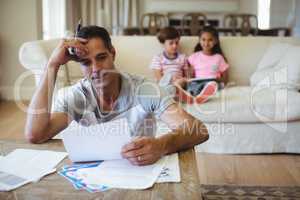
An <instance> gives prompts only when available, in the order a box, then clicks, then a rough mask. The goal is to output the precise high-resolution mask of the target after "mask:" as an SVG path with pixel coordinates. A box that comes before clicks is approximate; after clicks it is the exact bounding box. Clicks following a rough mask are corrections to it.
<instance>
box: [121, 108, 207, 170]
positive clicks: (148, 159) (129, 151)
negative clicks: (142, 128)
mask: <svg viewBox="0 0 300 200" xmlns="http://www.w3.org/2000/svg"><path fill="white" fill-rule="evenodd" d="M161 119H162V120H163V121H164V122H165V123H167V124H168V126H169V127H171V129H172V131H171V132H170V133H167V134H165V135H162V136H160V137H157V138H154V137H138V138H136V139H135V140H133V141H132V142H131V143H129V144H127V145H125V146H124V147H123V149H122V155H123V157H124V158H126V159H128V160H129V161H130V162H131V163H132V164H135V165H148V164H152V163H154V162H156V161H157V160H158V159H160V158H161V157H162V156H163V155H166V154H170V153H174V152H177V151H180V150H183V149H188V148H191V147H193V146H194V145H196V144H200V143H203V142H205V141H206V140H208V138H209V135H208V131H207V129H206V127H205V125H204V124H203V123H202V122H201V121H199V120H197V119H195V118H194V117H193V116H191V115H190V114H188V113H187V112H186V111H185V110H183V109H182V108H181V107H180V106H179V105H178V104H172V105H170V106H169V107H168V108H167V109H166V110H165V111H164V112H163V113H162V115H161Z"/></svg>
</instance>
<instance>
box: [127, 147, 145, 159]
mask: <svg viewBox="0 0 300 200" xmlns="http://www.w3.org/2000/svg"><path fill="white" fill-rule="evenodd" d="M146 153H148V152H146V149H145V148H139V149H135V150H131V151H126V152H122V156H123V157H124V158H134V157H137V156H142V155H143V154H146Z"/></svg>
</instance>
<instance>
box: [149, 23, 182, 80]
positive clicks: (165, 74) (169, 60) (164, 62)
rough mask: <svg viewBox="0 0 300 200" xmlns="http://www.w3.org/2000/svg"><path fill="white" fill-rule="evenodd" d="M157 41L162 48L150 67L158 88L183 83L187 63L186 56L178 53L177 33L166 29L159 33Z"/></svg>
mask: <svg viewBox="0 0 300 200" xmlns="http://www.w3.org/2000/svg"><path fill="white" fill-rule="evenodd" d="M157 39H158V41H159V42H160V43H161V44H162V45H163V48H164V50H163V52H161V53H159V54H157V55H155V56H154V57H153V59H152V62H151V65H150V68H151V69H152V71H153V73H154V76H155V78H156V80H157V82H158V83H159V85H160V86H170V85H172V84H174V83H176V82H183V80H185V78H184V77H186V76H187V74H188V63H187V58H186V56H185V55H184V54H181V53H179V52H178V48H179V40H180V34H179V32H178V31H177V30H176V29H175V28H173V27H166V28H163V29H161V30H160V31H159V33H158V35H157ZM185 82H186V81H185Z"/></svg>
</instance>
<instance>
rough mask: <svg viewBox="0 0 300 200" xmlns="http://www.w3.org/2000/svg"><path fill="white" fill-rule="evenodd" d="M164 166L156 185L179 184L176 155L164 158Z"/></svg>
mask: <svg viewBox="0 0 300 200" xmlns="http://www.w3.org/2000/svg"><path fill="white" fill-rule="evenodd" d="M164 159H165V160H166V161H165V166H164V167H163V169H162V171H161V173H160V175H159V177H158V179H157V180H156V183H166V182H176V183H178V182H180V180H181V178H180V169H179V159H178V153H173V154H171V155H167V156H165V157H164Z"/></svg>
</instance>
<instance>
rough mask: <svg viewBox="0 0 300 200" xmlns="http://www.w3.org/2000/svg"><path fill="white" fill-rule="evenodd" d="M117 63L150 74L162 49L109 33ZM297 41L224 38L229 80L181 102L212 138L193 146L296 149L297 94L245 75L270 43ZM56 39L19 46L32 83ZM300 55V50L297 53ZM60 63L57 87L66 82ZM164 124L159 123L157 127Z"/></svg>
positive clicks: (185, 43)
mask: <svg viewBox="0 0 300 200" xmlns="http://www.w3.org/2000/svg"><path fill="white" fill-rule="evenodd" d="M112 40H113V45H114V46H115V48H116V51H117V54H116V62H115V63H116V67H117V68H119V69H120V70H123V71H126V72H129V73H132V74H138V75H142V76H145V77H148V78H153V77H152V73H151V70H150V69H149V68H148V66H149V63H150V61H151V58H152V57H153V55H155V54H156V53H158V52H160V51H161V50H162V47H161V46H160V44H159V43H158V41H157V39H156V38H155V37H152V36H116V37H112ZM197 41H198V38H197V37H182V38H181V41H180V42H181V51H182V52H184V53H186V54H188V55H189V54H191V53H192V51H193V48H194V46H195V44H196V43H197ZM276 42H287V43H291V44H295V45H300V39H299V38H281V37H222V38H221V46H222V49H223V51H224V53H225V56H226V58H227V60H228V62H229V64H230V70H229V81H230V84H229V86H228V87H227V88H225V89H224V90H221V91H220V92H219V93H218V94H217V95H216V96H215V97H214V98H212V99H211V100H210V101H208V102H207V103H205V104H202V105H196V104H194V105H183V106H184V108H185V109H186V110H187V111H188V112H189V113H191V114H192V115H194V116H195V117H197V118H199V119H200V120H202V121H203V122H204V123H205V124H206V125H207V127H208V129H209V133H210V139H209V141H207V142H206V143H204V144H201V145H199V146H197V147H196V150H198V151H201V152H210V153H239V154H248V153H281V152H284V153H300V93H298V92H296V91H288V90H286V89H280V90H273V89H270V88H268V87H266V88H261V87H250V86H249V79H250V77H251V75H252V73H253V72H254V71H255V69H256V66H257V64H258V62H259V61H260V59H261V58H262V56H263V55H264V52H265V51H266V49H267V48H268V47H269V46H270V45H271V44H273V43H276ZM57 43H58V40H56V39H54V40H48V41H33V42H28V43H25V44H24V45H23V46H22V47H21V49H20V52H19V53H20V54H19V55H20V61H21V63H22V65H23V66H24V67H25V68H27V69H28V70H31V71H32V72H33V73H34V74H35V78H36V84H38V82H39V78H40V75H41V73H42V71H43V68H44V67H45V65H46V62H47V59H48V58H49V56H50V54H51V52H52V50H53V48H54V47H55V46H56V44H57ZM299 56H300V53H299ZM64 69H65V68H62V70H61V72H60V75H59V78H58V85H59V86H58V87H62V86H65V85H66V80H67V79H66V77H65V73H64ZM67 69H68V70H69V74H70V79H71V80H74V79H77V78H78V77H80V76H81V73H80V70H79V67H78V64H77V63H68V67H67ZM163 126H164V125H161V129H160V130H165V129H163Z"/></svg>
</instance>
